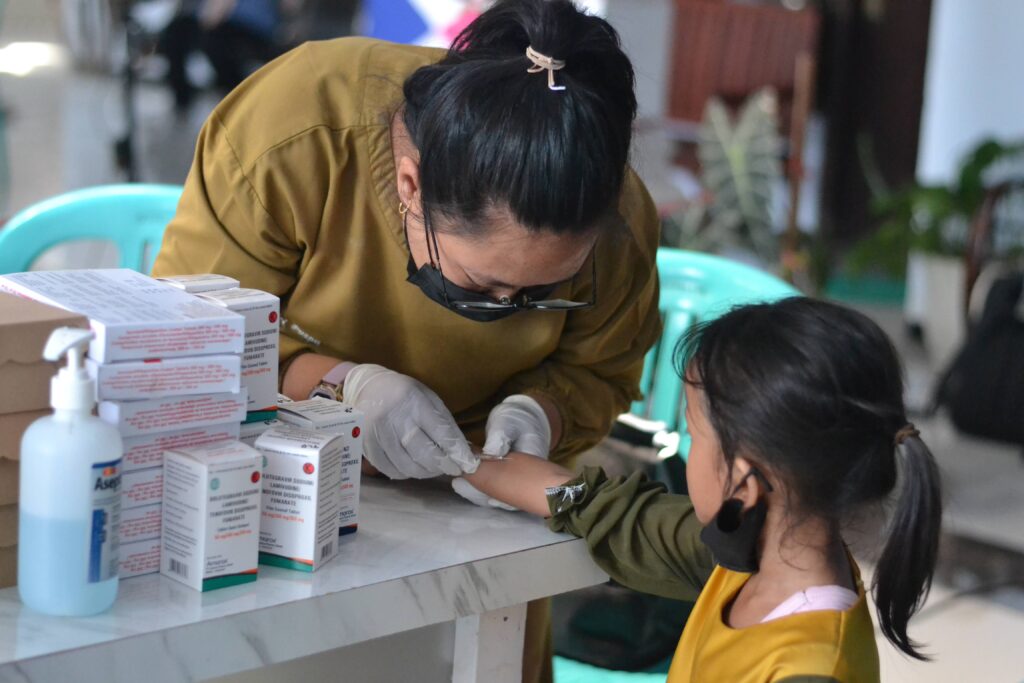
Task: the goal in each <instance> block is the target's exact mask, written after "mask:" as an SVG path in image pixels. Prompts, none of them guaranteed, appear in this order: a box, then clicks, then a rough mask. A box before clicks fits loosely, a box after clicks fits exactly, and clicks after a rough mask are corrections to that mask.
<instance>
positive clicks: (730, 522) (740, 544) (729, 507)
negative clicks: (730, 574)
mask: <svg viewBox="0 0 1024 683" xmlns="http://www.w3.org/2000/svg"><path fill="white" fill-rule="evenodd" d="M751 475H754V476H757V477H760V478H761V480H762V481H763V482H764V485H765V487H766V488H767V490H768V492H769V493H770V492H771V491H772V487H771V484H769V483H768V482H767V481H766V480H765V479H764V477H763V476H762V475H761V473H760V472H758V471H757V470H754V469H751V470H750V471H749V472H748V473H747V474H746V476H745V477H744V479H746V477H749V476H751ZM742 484H743V481H742V480H741V481H740V483H739V484H737V485H736V488H735V489H734V490H733V494H734V495H735V493H736V491H738V490H739V488H740V486H741V485H742ZM767 510H768V506H767V504H766V503H765V502H764V498H759V499H758V501H757V503H755V504H754V506H753V507H752V508H750V509H749V510H747V511H746V512H744V510H743V501H741V500H740V499H739V498H729V499H728V500H726V501H725V502H723V503H722V507H721V508H719V510H718V513H717V514H716V515H715V518H714V519H712V520H711V522H710V523H708V525H707V526H706V527H704V528H703V529H701V531H700V540H701V541H702V542H703V543H704V545H706V546H707V547H708V548H709V549H710V550H711V554H712V555H713V556H714V558H715V562H717V563H718V564H720V565H721V566H723V567H725V568H726V569H730V570H732V571H734V572H743V573H746V574H752V573H754V572H756V571H757V570H758V568H759V564H758V542H759V541H760V539H761V532H762V531H763V530H764V521H765V517H766V516H767Z"/></svg>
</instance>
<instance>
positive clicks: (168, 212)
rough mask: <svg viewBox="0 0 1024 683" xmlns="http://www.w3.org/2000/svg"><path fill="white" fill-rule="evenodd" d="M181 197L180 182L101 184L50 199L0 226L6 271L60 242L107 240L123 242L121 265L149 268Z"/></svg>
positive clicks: (22, 267)
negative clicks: (168, 183) (0, 227)
mask: <svg viewBox="0 0 1024 683" xmlns="http://www.w3.org/2000/svg"><path fill="white" fill-rule="evenodd" d="M180 198H181V187H180V186H178V185H151V184H142V183H138V184H136V183H132V184H119V185H100V186H98V187H90V188H86V189H84V190H76V191H74V192H68V193H66V194H61V195H57V196H56V197H51V198H50V199H45V200H43V201H41V202H39V203H37V204H33V205H32V206H30V207H28V208H27V209H24V210H22V211H20V212H18V213H17V214H16V215H14V216H13V217H11V219H10V220H9V221H7V223H6V225H5V226H4V227H3V228H2V229H0V273H19V272H23V271H26V270H28V269H29V268H31V267H32V264H33V263H35V261H36V259H38V258H39V257H40V256H42V255H43V253H44V252H46V251H47V250H48V249H50V248H52V247H55V246H57V245H59V244H63V243H66V242H72V241H78V240H103V241H107V242H112V243H114V244H115V245H116V246H117V249H118V251H119V258H120V263H119V265H120V267H122V268H131V269H132V270H137V271H139V272H140V273H149V270H150V268H151V267H152V265H153V259H154V257H155V256H156V253H157V251H159V249H160V242H161V240H162V239H163V234H164V228H165V227H166V226H167V223H169V222H170V220H171V218H172V217H173V216H174V212H175V210H176V209H177V206H178V199H180Z"/></svg>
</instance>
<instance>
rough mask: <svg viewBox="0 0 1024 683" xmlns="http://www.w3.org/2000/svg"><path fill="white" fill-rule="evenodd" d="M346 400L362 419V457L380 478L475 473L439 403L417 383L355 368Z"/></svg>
mask: <svg viewBox="0 0 1024 683" xmlns="http://www.w3.org/2000/svg"><path fill="white" fill-rule="evenodd" d="M344 395H345V402H346V403H348V404H350V405H352V406H353V407H355V408H357V409H359V410H361V411H362V412H363V414H364V415H366V431H365V434H366V437H365V441H364V442H363V454H364V455H365V456H366V459H367V460H369V461H370V464H371V465H373V466H374V467H376V468H377V469H378V470H380V471H381V472H382V473H384V475H386V476H388V477H390V478H392V479H408V478H413V479H429V478H431V477H437V476H440V475H442V474H447V475H450V476H453V477H454V476H458V475H460V474H462V473H463V472H467V473H472V472H476V468H477V467H478V466H479V464H480V459H479V458H478V457H477V456H476V454H475V453H473V451H472V450H471V449H470V447H469V442H467V441H466V437H465V436H463V435H462V431H461V430H460V429H459V426H458V425H457V424H455V419H454V418H453V417H452V414H451V413H450V412H449V411H448V409H447V408H446V407H445V405H444V403H442V402H441V399H440V398H439V397H438V396H437V394H435V393H434V392H433V391H431V390H430V389H429V388H427V387H426V386H425V385H424V384H422V383H421V382H418V381H417V380H415V379H413V378H412V377H408V376H406V375H403V374H401V373H398V372H394V371H392V370H388V369H387V368H384V367H381V366H379V365H371V364H363V365H357V366H356V367H354V368H352V370H350V371H349V373H348V375H347V376H346V377H345V388H344Z"/></svg>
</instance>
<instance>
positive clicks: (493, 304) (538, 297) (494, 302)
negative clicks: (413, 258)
mask: <svg viewBox="0 0 1024 683" xmlns="http://www.w3.org/2000/svg"><path fill="white" fill-rule="evenodd" d="M423 230H424V232H425V233H426V236H427V254H428V256H429V258H430V264H431V265H432V266H435V267H436V268H437V272H438V274H439V275H440V276H441V292H442V294H443V295H444V303H445V305H446V306H447V307H448V308H458V309H461V310H463V311H508V310H520V309H522V310H536V311H578V310H581V309H584V308H591V307H593V306H594V305H596V304H597V254H596V253H592V254H591V255H590V278H591V282H592V283H593V284H592V285H591V288H590V301H569V300H568V299H548V298H546V297H547V296H549V295H550V294H551V292H552V291H553V290H554V288H555V287H553V286H548V285H542V286H540V287H527V288H525V289H522V290H520V291H519V292H518V293H517V294H516V296H515V297H508V296H503V297H501V298H499V299H489V300H488V299H486V298H482V299H481V300H479V301H451V300H450V299H449V298H448V289H447V287H445V277H444V271H443V270H441V252H440V250H439V248H438V246H437V233H436V232H434V229H433V228H432V227H428V225H427V221H426V220H424V221H423ZM431 245H433V251H431ZM435 257H436V259H437V261H436V264H435ZM481 297H483V295H481Z"/></svg>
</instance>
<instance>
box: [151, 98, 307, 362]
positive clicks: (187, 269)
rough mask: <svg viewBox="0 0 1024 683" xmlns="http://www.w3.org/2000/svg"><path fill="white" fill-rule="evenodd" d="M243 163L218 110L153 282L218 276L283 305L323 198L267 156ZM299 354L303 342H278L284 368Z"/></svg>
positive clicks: (291, 339) (203, 139)
mask: <svg viewBox="0 0 1024 683" xmlns="http://www.w3.org/2000/svg"><path fill="white" fill-rule="evenodd" d="M250 155H251V153H250ZM245 156H246V152H244V151H240V146H239V142H238V141H236V140H234V139H232V136H231V134H230V129H229V127H228V126H227V125H226V124H225V122H224V121H223V120H222V119H221V117H220V112H219V110H218V111H214V113H213V114H212V115H211V116H210V118H209V119H208V120H207V122H206V124H205V125H204V126H203V129H202V131H201V132H200V134H199V138H198V140H197V141H196V151H195V158H194V160H193V164H192V168H191V170H190V172H189V175H188V178H187V180H186V181H185V187H184V191H183V193H182V198H181V201H180V203H179V205H178V210H177V212H176V214H175V216H174V218H173V220H172V221H171V222H170V224H169V225H168V226H167V230H166V232H165V233H164V241H163V245H162V247H161V249H160V253H159V255H158V257H157V259H156V263H155V264H154V267H153V274H154V275H155V276H157V277H160V276H166V275H178V274H185V273H218V274H222V275H229V276H232V277H235V278H237V279H238V280H240V281H241V283H242V285H243V286H248V287H256V288H258V289H262V290H265V291H268V292H271V293H273V294H276V295H278V296H280V297H282V298H285V297H287V296H288V295H289V294H290V293H291V292H292V290H293V288H294V286H295V284H296V281H297V279H298V275H299V270H300V267H301V264H302V261H303V258H304V255H305V252H306V249H307V247H308V243H310V242H313V243H315V234H316V230H317V228H318V227H319V222H318V220H317V219H318V217H317V216H314V215H311V213H312V212H309V211H306V210H305V207H318V206H322V205H323V198H322V197H315V196H311V194H310V193H311V192H316V191H317V189H318V188H316V186H317V184H316V183H312V182H307V183H304V186H303V183H302V182H301V177H302V176H305V174H302V176H299V177H298V178H296V177H294V175H295V173H294V170H293V169H289V168H288V164H287V163H286V164H285V166H284V167H283V168H277V169H274V168H273V167H272V166H271V162H272V160H273V159H275V157H273V156H272V155H265V156H264V157H261V158H259V159H255V160H250V159H245V158H244V157H245ZM279 156H283V155H279ZM321 156H322V155H321ZM278 161H280V159H279V158H278ZM289 171H291V173H289ZM271 209H274V210H275V211H272V210H271ZM284 331H285V332H286V333H287V328H285V329H284ZM305 348H309V347H308V344H306V343H305V342H304V341H302V340H300V339H297V338H295V337H293V336H288V335H287V334H284V335H282V336H281V353H280V357H281V359H282V360H287V359H288V358H290V357H292V356H293V355H295V354H296V353H297V352H299V351H300V350H303V349H305Z"/></svg>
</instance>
